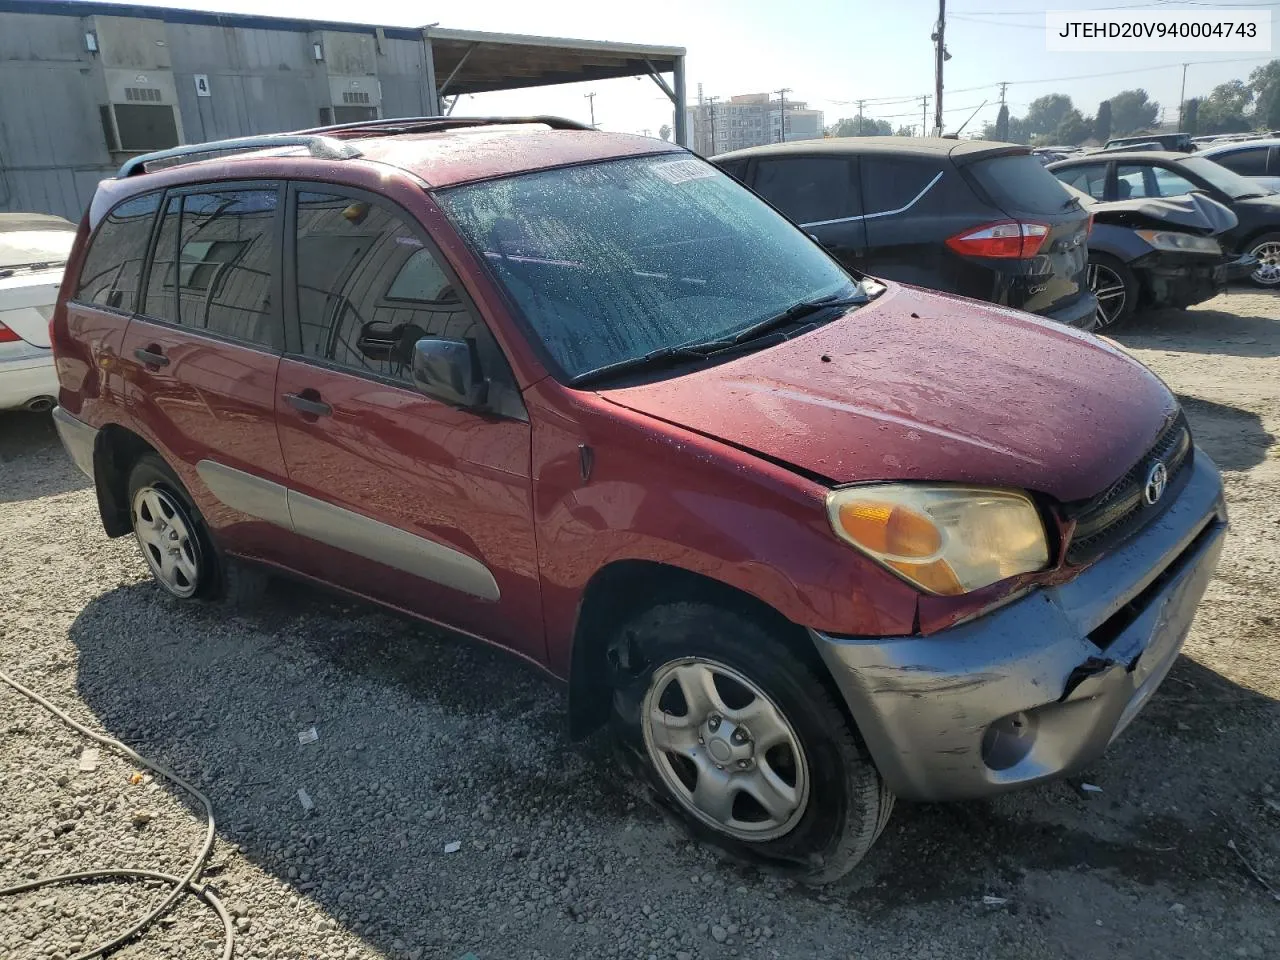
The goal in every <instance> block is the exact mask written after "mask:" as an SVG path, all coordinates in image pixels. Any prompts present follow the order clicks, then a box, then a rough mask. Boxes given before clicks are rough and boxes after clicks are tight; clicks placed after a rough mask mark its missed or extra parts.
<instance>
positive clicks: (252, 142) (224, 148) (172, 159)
mask: <svg viewBox="0 0 1280 960" xmlns="http://www.w3.org/2000/svg"><path fill="white" fill-rule="evenodd" d="M275 147H306V148H307V152H308V153H309V154H311V156H313V157H317V158H319V159H321V160H350V159H351V158H352V157H358V156H360V151H359V150H357V149H356V148H355V147H353V146H351V145H350V144H347V143H340V142H339V141H337V140H334V139H332V138H331V137H321V136H314V135H306V136H304V135H301V134H291V133H282V134H274V135H270V134H269V135H265V136H260V137H236V138H235V139H232V140H211V141H210V142H208V143H188V144H184V145H183V146H180V147H172V148H170V149H168V150H157V151H155V152H154V153H144V154H143V155H142V156H140V157H133V158H132V159H130V160H126V161H125V162H124V165H123V166H121V167H120V169H119V170H118V171H117V172H116V176H117V177H119V178H120V179H123V178H125V177H132V176H135V175H136V174H139V173H147V172H149V171H148V168H149V167H151V166H155V167H156V168H157V169H160V170H163V169H165V168H166V167H176V166H180V165H182V164H184V163H196V162H198V161H200V160H208V159H210V158H211V157H215V156H217V155H218V154H220V153H245V152H247V151H250V150H270V149H273V148H275Z"/></svg>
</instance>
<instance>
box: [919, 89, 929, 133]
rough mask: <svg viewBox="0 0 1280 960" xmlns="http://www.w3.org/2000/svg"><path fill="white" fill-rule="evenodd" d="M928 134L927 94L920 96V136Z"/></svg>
mask: <svg viewBox="0 0 1280 960" xmlns="http://www.w3.org/2000/svg"><path fill="white" fill-rule="evenodd" d="M928 135H929V95H928V94H925V95H924V96H923V97H921V98H920V136H922V137H927V136H928Z"/></svg>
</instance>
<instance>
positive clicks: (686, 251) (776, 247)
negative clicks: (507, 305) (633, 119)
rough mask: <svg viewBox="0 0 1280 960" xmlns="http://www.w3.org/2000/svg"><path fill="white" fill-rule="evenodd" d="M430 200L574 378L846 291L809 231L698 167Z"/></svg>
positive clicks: (574, 171)
mask: <svg viewBox="0 0 1280 960" xmlns="http://www.w3.org/2000/svg"><path fill="white" fill-rule="evenodd" d="M436 198H437V200H438V201H439V202H440V204H441V205H442V206H443V207H444V209H445V212H446V213H448V214H449V216H450V217H451V218H452V219H453V222H454V223H455V224H456V225H457V227H458V229H459V230H460V231H461V233H462V234H463V236H464V237H466V239H467V241H468V242H469V243H470V244H471V246H472V247H473V248H474V249H475V250H476V251H477V252H478V253H479V254H480V255H481V256H482V257H484V259H485V262H486V263H488V265H489V267H490V269H491V270H492V271H493V273H494V275H495V276H496V277H497V279H498V280H499V281H500V282H501V283H502V285H503V286H504V287H505V288H506V290H507V293H508V294H509V295H510V297H511V299H512V300H513V301H514V302H515V304H516V305H517V306H518V307H519V309H520V312H521V314H522V315H523V316H524V318H525V320H526V321H527V322H528V324H529V326H530V327H531V328H532V333H533V335H534V336H535V337H537V338H538V339H539V340H540V341H541V342H542V344H543V345H544V346H545V347H546V349H547V351H548V352H549V353H550V354H551V355H552V357H553V358H554V359H555V360H556V362H557V363H559V365H560V367H561V368H562V370H563V371H564V372H565V373H566V374H568V375H569V376H570V377H572V376H575V375H578V374H584V373H587V372H589V371H592V370H595V369H597V368H599V367H601V366H604V365H606V364H610V363H615V362H619V361H622V360H629V359H634V358H636V357H640V356H644V355H645V354H648V353H649V352H650V351H653V350H657V349H660V348H662V347H665V346H673V345H676V344H682V343H689V342H691V341H698V340H707V339H715V338H719V337H723V336H728V335H732V334H734V333H736V332H738V331H740V330H742V329H745V328H746V327H748V326H750V325H752V324H754V323H756V322H758V321H760V320H764V319H766V318H769V317H772V316H775V315H777V314H778V313H780V312H782V311H783V310H786V309H787V308H788V307H790V306H792V305H793V304H795V303H796V302H797V301H800V300H810V299H814V298H817V297H823V296H830V295H833V294H842V295H848V294H852V293H853V292H854V286H853V283H852V281H851V280H850V278H849V276H848V274H846V273H845V272H844V271H843V270H841V269H840V268H839V267H838V266H837V265H836V264H835V262H834V261H832V260H831V258H830V257H828V256H827V255H826V254H824V253H823V252H822V251H821V250H820V249H818V247H816V246H815V245H814V244H813V243H811V242H810V241H809V240H808V239H807V238H806V237H805V236H804V234H803V233H801V232H800V231H799V230H797V229H796V228H795V227H794V226H792V225H791V224H789V223H788V222H787V221H786V220H784V219H783V218H782V217H780V216H778V215H777V214H776V213H774V211H772V210H770V209H769V208H768V207H767V206H766V205H765V204H763V203H761V202H760V200H759V198H757V197H755V196H754V195H752V193H751V192H750V191H748V190H745V189H743V188H742V187H741V186H740V185H739V184H737V183H735V182H734V181H733V180H732V179H730V178H729V177H727V176H725V175H724V174H723V173H721V172H720V171H719V170H717V169H716V168H715V167H712V166H710V165H708V164H705V163H703V162H702V161H700V160H697V159H696V158H693V157H685V156H676V157H672V156H671V155H668V154H664V155H658V156H650V157H633V158H628V159H625V160H613V161H609V162H606V163H593V164H587V165H582V166H573V167H565V168H562V169H557V170H542V171H538V172H536V173H529V174H524V175H521V176H517V177H508V178H505V179H501V180H494V181H489V182H485V183H475V184H468V185H465V186H461V187H456V188H454V189H450V190H443V191H439V192H438V193H437V194H436Z"/></svg>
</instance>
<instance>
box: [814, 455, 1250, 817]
mask: <svg viewBox="0 0 1280 960" xmlns="http://www.w3.org/2000/svg"><path fill="white" fill-rule="evenodd" d="M1190 469H1191V471H1192V472H1191V476H1190V477H1189V478H1188V481H1187V484H1186V486H1184V487H1183V489H1182V491H1181V492H1180V494H1179V495H1178V499H1177V501H1176V502H1174V503H1173V504H1171V505H1170V506H1169V507H1168V508H1167V509H1166V510H1165V512H1164V513H1163V514H1161V515H1160V516H1159V517H1158V518H1156V519H1155V520H1154V521H1152V522H1151V523H1150V524H1149V525H1148V526H1147V527H1146V528H1144V529H1143V531H1142V532H1141V533H1140V534H1138V535H1137V536H1136V537H1134V538H1133V539H1132V540H1130V541H1129V542H1128V543H1126V544H1125V545H1124V546H1122V547H1121V548H1120V549H1118V550H1116V551H1114V552H1113V553H1111V554H1109V555H1107V556H1105V557H1103V558H1102V559H1101V560H1099V561H1098V562H1096V563H1094V564H1093V565H1092V566H1091V567H1089V568H1088V569H1087V570H1085V571H1084V572H1083V573H1082V574H1081V575H1080V576H1078V577H1076V578H1075V579H1074V580H1071V581H1070V582H1068V583H1065V584H1062V585H1060V586H1057V587H1051V588H1045V589H1040V590H1037V591H1035V592H1034V593H1031V594H1029V595H1028V596H1026V597H1024V598H1022V599H1021V600H1018V601H1016V602H1014V603H1012V604H1009V605H1008V606H1005V607H1002V608H1000V609H999V610H996V611H995V612H993V613H990V614H987V615H986V616H984V617H980V618H979V619H977V620H973V621H970V622H968V623H964V624H961V625H959V626H956V627H952V628H950V629H948V630H945V631H942V632H940V633H937V634H933V635H931V636H927V637H902V638H883V637H877V638H856V637H835V636H828V635H826V634H821V633H818V632H816V631H811V634H812V636H813V639H814V642H815V643H816V644H817V647H818V650H819V653H820V654H821V655H822V658H823V660H824V661H825V662H826V664H827V666H828V668H829V669H830V670H831V673H832V676H833V677H834V678H835V681H836V683H837V685H838V686H839V687H840V690H841V693H842V694H843V695H844V698H845V700H846V702H847V703H848V705H849V708H850V710H851V711H852V713H853V717H854V719H855V720H856V721H857V724H858V727H859V731H860V732H861V734H862V736H863V739H864V741H865V742H866V745H867V748H868V750H869V751H870V753H871V756H872V759H873V760H874V761H875V763H876V766H877V767H878V768H879V770H880V773H881V775H882V776H883V777H884V778H885V781H886V782H887V783H888V785H889V787H890V788H891V789H892V790H893V791H894V792H895V793H897V794H898V795H899V796H901V797H903V798H905V799H909V800H953V799H962V798H966V797H979V796H985V795H988V794H993V793H998V792H1001V791H1004V790H1009V789H1013V788H1015V787H1021V786H1025V785H1028V784H1032V783H1037V782H1039V781H1042V780H1048V779H1052V778H1054V777H1060V776H1063V775H1066V774H1069V773H1071V772H1073V771H1075V770H1078V769H1079V768H1081V767H1083V766H1084V765H1086V764H1088V763H1090V762H1091V761H1093V760H1094V759H1096V758H1097V757H1098V756H1099V755H1100V754H1101V753H1102V752H1103V751H1104V750H1105V749H1106V747H1107V745H1108V744H1109V743H1110V742H1111V741H1112V740H1113V739H1114V738H1115V737H1116V736H1118V735H1119V734H1120V732H1121V731H1122V730H1123V729H1124V728H1125V727H1126V726H1127V725H1128V724H1129V722H1130V721H1132V720H1133V718H1134V717H1135V716H1136V715H1137V714H1138V712H1139V710H1141V709H1142V707H1143V705H1144V704H1145V703H1146V702H1147V700H1148V699H1149V698H1150V696H1151V694H1152V693H1153V692H1154V691H1155V689H1156V687H1157V686H1159V684H1160V682H1161V681H1162V680H1163V679H1164V677H1165V674H1166V673H1168V671H1169V668H1170V667H1171V666H1172V665H1173V661H1174V660H1175V659H1176V657H1177V655H1178V651H1179V650H1180V649H1181V648H1182V643H1183V641H1184V640H1185V639H1186V635H1187V631H1188V630H1189V629H1190V626H1191V620H1192V618H1193V617H1194V615H1195V611H1196V606H1197V605H1198V604H1199V602H1200V598H1201V597H1202V596H1203V595H1204V591H1205V589H1206V587H1207V586H1208V583H1209V579H1210V578H1211V577H1212V576H1213V571H1214V568H1215V567H1216V566H1217V562H1218V556H1219V554H1220V553H1221V551H1222V542H1223V538H1224V536H1225V533H1226V521H1227V514H1226V504H1225V502H1224V501H1223V497H1222V481H1221V478H1220V477H1219V475H1218V470H1217V467H1215V466H1214V464H1213V462H1212V461H1211V460H1210V459H1209V458H1208V457H1207V456H1206V455H1205V454H1203V453H1202V452H1200V451H1198V450H1197V451H1196V456H1195V458H1194V459H1193V461H1192V464H1191V467H1190Z"/></svg>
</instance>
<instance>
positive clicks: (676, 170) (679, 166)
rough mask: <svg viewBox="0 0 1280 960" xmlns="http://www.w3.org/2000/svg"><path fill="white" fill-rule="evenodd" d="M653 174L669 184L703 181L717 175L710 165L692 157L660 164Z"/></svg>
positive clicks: (655, 167)
mask: <svg viewBox="0 0 1280 960" xmlns="http://www.w3.org/2000/svg"><path fill="white" fill-rule="evenodd" d="M653 172H654V173H656V174H657V175H658V176H660V177H661V178H662V179H663V180H665V181H667V183H685V182H686V181H689V180H702V179H704V178H706V177H714V176H715V175H716V171H715V168H714V167H713V166H711V164H709V163H703V162H702V161H700V160H694V159H693V158H692V157H688V158H685V159H683V160H673V161H672V162H671V163H659V164H657V165H656V166H654V167H653Z"/></svg>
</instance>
